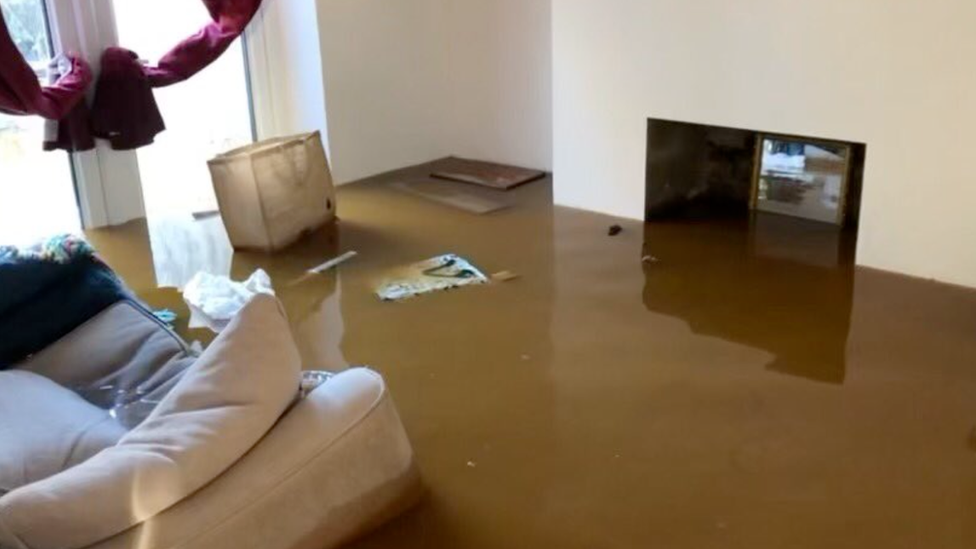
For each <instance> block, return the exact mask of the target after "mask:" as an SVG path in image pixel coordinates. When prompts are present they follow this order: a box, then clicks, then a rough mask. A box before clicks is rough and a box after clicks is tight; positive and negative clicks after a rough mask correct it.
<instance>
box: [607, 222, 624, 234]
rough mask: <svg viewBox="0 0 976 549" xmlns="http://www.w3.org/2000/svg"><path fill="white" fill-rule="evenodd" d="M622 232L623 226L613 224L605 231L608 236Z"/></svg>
mask: <svg viewBox="0 0 976 549" xmlns="http://www.w3.org/2000/svg"><path fill="white" fill-rule="evenodd" d="M622 232H624V228H623V227H621V226H620V225H613V226H611V227H610V231H609V232H608V233H607V234H609V235H610V236H617V235H618V234H620V233H622Z"/></svg>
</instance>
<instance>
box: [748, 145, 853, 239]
mask: <svg viewBox="0 0 976 549" xmlns="http://www.w3.org/2000/svg"><path fill="white" fill-rule="evenodd" d="M760 139H761V143H762V147H761V159H760V163H759V169H758V174H757V178H756V179H757V181H756V184H755V187H754V189H753V201H754V204H755V208H756V209H757V210H759V211H763V212H770V213H777V214H782V215H789V216H793V217H801V218H804V219H812V220H815V221H823V222H826V223H832V224H835V225H842V224H843V223H844V209H845V207H846V203H847V191H848V187H849V184H848V179H849V177H850V166H851V147H850V146H849V145H842V144H839V143H828V142H811V141H802V140H797V139H789V138H779V137H768V136H763V137H761V138H760Z"/></svg>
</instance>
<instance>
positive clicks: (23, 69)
mask: <svg viewBox="0 0 976 549" xmlns="http://www.w3.org/2000/svg"><path fill="white" fill-rule="evenodd" d="M65 59H67V63H66V66H67V70H66V71H65V72H64V74H62V75H60V77H59V78H58V79H57V81H55V82H54V83H53V84H51V85H49V86H42V85H41V83H40V82H39V81H38V79H37V74H35V73H34V70H33V69H32V68H31V66H30V65H28V64H27V61H25V60H24V56H23V55H21V53H20V50H18V49H17V45H16V44H14V41H13V38H12V37H11V36H10V32H9V31H8V30H7V22H6V21H5V20H4V19H3V13H2V12H0V112H4V113H7V114H15V115H37V116H41V117H43V118H46V119H48V120H50V121H53V120H63V122H62V123H60V124H57V128H56V129H55V131H53V132H50V133H51V136H50V137H49V141H48V142H45V143H44V147H45V148H46V149H53V148H60V149H66V150H84V149H89V148H92V147H94V146H95V143H94V141H93V140H92V138H91V134H90V133H89V132H88V130H87V121H86V119H87V116H88V111H87V107H86V106H85V103H84V101H83V100H84V97H85V89H86V88H88V85H89V84H91V81H92V73H91V68H90V67H89V66H88V64H87V63H85V62H84V61H83V60H82V59H81V58H79V57H76V56H73V55H67V56H65Z"/></svg>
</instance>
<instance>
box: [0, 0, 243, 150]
mask: <svg viewBox="0 0 976 549" xmlns="http://www.w3.org/2000/svg"><path fill="white" fill-rule="evenodd" d="M202 1H203V3H204V5H205V6H206V7H207V11H208V12H209V13H210V17H211V19H212V21H211V22H210V23H209V24H207V26H205V27H204V28H203V29H201V30H200V31H199V32H197V33H196V34H194V35H193V36H191V37H189V38H187V39H186V40H184V41H183V42H180V43H179V44H178V45H177V46H176V47H175V48H173V49H172V50H171V51H170V52H169V53H167V54H166V55H165V56H163V58H162V59H161V60H160V61H159V64H158V65H156V66H144V65H142V64H141V63H140V62H139V60H138V56H137V55H136V54H135V53H133V52H131V51H129V50H126V49H123V48H108V49H107V50H106V51H105V53H104V54H103V56H102V70H101V74H100V75H99V79H98V83H97V86H96V94H95V101H94V104H93V105H92V110H91V113H90V114H89V112H88V109H87V106H86V105H85V103H84V101H83V99H84V96H85V90H86V89H87V87H88V86H89V85H90V84H91V81H92V72H91V68H90V67H89V66H88V64H87V63H85V62H84V60H82V59H81V58H79V57H76V56H70V55H69V56H67V58H68V59H69V60H70V62H71V63H70V66H71V69H70V71H68V72H67V74H64V75H62V76H61V78H60V79H58V81H57V82H56V83H55V84H53V85H50V86H41V85H40V83H39V82H38V80H37V76H36V75H35V74H34V71H33V70H32V69H31V67H30V65H28V64H27V62H26V61H25V60H24V57H23V55H21V53H20V51H19V50H18V49H17V46H16V44H14V42H13V39H12V38H11V36H10V33H9V31H8V30H7V24H6V21H4V20H3V17H2V14H0V112H5V113H8V114H17V115H39V116H42V117H44V118H46V119H48V120H58V121H60V123H59V124H58V128H57V129H56V131H54V132H52V133H53V135H52V136H51V138H50V139H49V140H48V141H47V142H45V144H44V147H45V149H48V150H51V149H64V150H69V151H75V150H87V149H90V148H93V147H94V141H93V140H92V138H91V133H94V135H95V136H97V137H102V138H105V139H109V140H110V141H111V143H112V147H113V148H115V149H135V148H138V147H141V146H144V145H148V144H150V143H152V142H153V139H154V138H155V136H156V135H157V134H158V133H160V132H162V131H163V130H164V129H165V125H164V124H163V119H162V116H161V115H160V114H159V109H158V108H157V106H156V100H155V98H154V97H153V93H152V88H159V87H163V86H169V85H171V84H176V83H177V82H182V81H184V80H186V79H188V78H190V77H191V76H193V75H195V74H196V73H198V72H200V71H201V70H203V69H204V68H206V67H207V66H209V65H210V64H211V63H213V62H214V61H215V60H217V58H219V57H220V56H221V55H222V54H223V53H224V52H225V51H227V48H228V47H230V45H231V44H232V43H233V42H234V40H235V39H237V38H238V37H239V36H240V35H241V33H243V32H244V29H245V28H246V27H247V25H248V23H250V22H251V20H252V19H253V18H254V15H255V14H256V13H257V11H258V8H260V7H261V0H202ZM89 129H91V130H92V131H91V133H90V132H89Z"/></svg>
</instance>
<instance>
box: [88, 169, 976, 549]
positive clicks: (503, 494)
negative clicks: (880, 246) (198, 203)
mask: <svg viewBox="0 0 976 549" xmlns="http://www.w3.org/2000/svg"><path fill="white" fill-rule="evenodd" d="M424 171H429V170H423V169H420V170H418V171H415V172H413V173H412V174H408V175H411V178H410V180H413V177H416V176H417V175H418V173H420V174H422V173H423V172H424ZM395 179H396V178H395V177H393V176H387V177H385V178H381V179H380V180H377V181H373V182H371V183H365V184H356V185H351V186H347V187H343V188H340V190H339V205H340V210H341V215H342V221H341V223H340V224H339V226H338V233H335V234H333V233H331V232H329V231H322V232H319V233H316V234H314V235H312V237H311V238H310V239H307V240H305V241H303V242H301V243H300V244H299V245H298V246H297V247H295V248H289V249H288V250H287V251H285V252H283V253H278V254H260V253H258V254H255V253H237V254H234V255H233V256H232V259H231V260H230V263H229V265H230V267H229V269H230V270H229V272H230V274H231V275H233V277H234V278H236V279H241V278H244V277H246V276H247V275H248V274H250V273H251V271H253V270H254V269H255V268H256V267H259V266H260V267H262V268H264V269H265V270H267V271H268V272H269V274H271V276H272V279H273V281H274V284H275V287H276V288H277V289H278V290H279V292H280V294H281V297H282V300H283V301H284V303H285V306H286V309H287V311H288V313H289V316H290V317H291V321H292V324H293V328H294V334H295V338H296V340H297V343H298V345H299V347H300V348H301V350H302V356H303V358H304V360H305V364H306V367H309V368H318V367H325V368H327V369H335V368H334V367H333V366H332V364H334V363H335V364H340V365H341V364H342V363H344V362H345V360H346V358H348V359H349V360H350V361H352V362H354V363H365V364H370V365H373V366H375V367H376V368H377V369H378V370H379V371H380V373H382V374H383V376H384V377H385V379H386V380H387V382H388V384H389V386H390V389H391V393H392V395H393V397H394V399H395V401H396V403H397V408H398V410H399V413H400V416H401V418H402V419H403V421H404V424H405V426H406V428H407V432H408V433H409V435H410V439H411V442H412V444H413V446H414V449H415V451H416V456H417V461H418V464H419V466H420V469H421V471H422V472H423V478H424V481H425V484H426V486H427V488H428V489H429V496H428V498H427V499H426V500H425V501H424V502H423V503H422V504H421V505H420V506H419V507H418V508H417V509H415V510H414V511H412V512H410V513H408V514H407V515H405V516H403V517H401V518H399V519H397V520H396V521H394V522H393V523H391V524H389V525H386V526H384V527H383V528H381V529H380V530H378V531H377V532H374V533H373V534H371V535H370V536H368V537H366V538H365V539H362V540H358V541H357V542H355V543H354V544H352V545H351V546H350V547H356V548H360V549H381V548H382V549H386V548H389V547H397V548H404V549H407V548H409V549H421V548H423V549H441V548H443V549H448V548H451V549H453V548H458V547H461V548H465V549H482V548H484V549H496V548H497V549H502V548H506V549H507V548H510V547H559V548H568V549H575V548H579V549H585V548H592V547H627V548H630V547H668V548H670V547H695V548H713V547H714V548H726V547H740V546H741V547H750V548H758V549H765V548H769V549H773V548H777V549H778V548H781V547H831V548H844V549H846V548H850V549H861V548H864V547H901V546H905V544H906V542H905V540H910V542H911V543H909V545H910V546H913V547H914V546H918V547H939V548H947V549H957V548H958V549H964V548H965V549H969V548H971V547H974V546H976V528H974V527H973V526H972V525H973V524H976V521H973V520H972V518H973V516H974V514H973V513H974V512H976V482H974V478H976V477H974V469H973V467H974V466H973V452H972V451H971V450H970V449H969V447H968V446H967V444H966V437H967V436H968V434H969V432H970V430H971V429H972V428H973V424H974V421H976V419H974V418H976V401H974V399H973V398H972V395H973V394H976V369H974V368H973V357H974V356H976V339H974V338H973V337H972V334H973V333H974V331H976V294H974V293H972V292H964V291H961V290H959V289H957V288H950V287H946V286H938V285H933V284H929V283H925V282H920V281H916V280H907V279H904V278H901V277H897V276H892V275H885V274H881V273H877V272H873V271H865V270H858V271H857V272H856V273H855V272H854V271H853V269H852V268H851V267H850V253H851V242H850V241H849V240H848V239H846V238H840V240H838V239H837V235H836V233H835V232H834V233H831V232H829V231H818V230H815V229H814V228H812V227H814V226H816V227H817V228H819V229H823V228H825V227H826V228H830V227H829V226H828V225H827V224H824V223H816V222H814V223H811V224H809V225H808V224H805V223H804V221H803V220H798V219H792V218H783V217H774V216H771V215H770V216H768V217H765V216H761V217H757V218H756V222H755V225H754V226H753V228H752V231H750V230H749V229H750V227H749V226H748V225H746V224H744V223H734V222H721V223H695V224H693V223H684V224H682V223H654V224H652V225H651V226H649V227H647V229H646V232H645V229H644V226H643V225H642V224H641V223H638V222H631V221H626V220H619V219H611V218H608V217H606V216H601V215H597V214H593V213H587V212H583V211H579V210H573V209H568V208H553V206H552V194H551V192H550V189H549V188H548V186H547V184H546V183H538V184H531V185H527V186H525V187H523V188H520V189H517V190H515V191H512V192H511V193H506V194H505V195H504V196H505V199H506V202H510V203H511V205H512V207H511V208H509V209H506V210H504V211H499V212H495V213H493V214H490V215H484V216H477V215H471V214H468V213H466V212H463V211H460V210H456V209H453V208H450V207H445V206H441V205H438V204H434V203H431V202H428V201H426V200H423V199H418V198H416V197H413V196H410V195H407V194H404V193H402V192H399V191H396V190H392V189H389V188H388V187H386V186H385V185H386V184H388V183H390V182H392V181H393V180H395ZM443 184H444V185H448V187H447V188H450V184H449V183H443ZM464 192H466V193H467V192H471V193H478V194H481V193H482V192H483V191H481V190H480V189H475V188H471V189H469V188H468V187H465V191H464ZM486 192H487V194H485V195H484V196H486V197H488V198H491V197H492V196H493V195H492V194H491V192H490V191H486ZM213 223H216V225H214V224H213ZM612 224H620V225H621V226H623V227H624V231H623V233H621V234H620V235H618V236H617V237H614V238H610V237H608V236H607V227H609V226H610V225H612ZM196 227H197V228H196V229H195V230H220V229H219V220H217V219H214V220H206V221H205V222H200V223H199V224H198V225H196ZM146 231H147V229H146V225H145V224H142V225H140V224H138V223H137V224H133V225H131V226H127V227H122V228H117V229H112V230H106V231H93V232H92V237H93V240H95V242H94V243H95V245H96V246H97V247H98V249H99V250H100V251H101V252H103V253H104V254H105V257H106V259H107V260H108V261H109V262H110V263H111V264H112V265H113V267H116V268H117V269H118V270H119V271H120V273H121V274H122V275H123V276H124V277H125V278H126V281H127V282H129V283H130V284H131V285H133V287H134V288H135V289H136V290H137V291H138V292H139V294H140V295H141V296H143V297H146V298H147V299H148V300H150V302H151V303H152V304H154V305H156V306H160V305H168V306H171V307H173V308H176V309H177V310H180V311H182V309H178V308H179V307H180V306H181V302H180V298H179V293H178V292H177V291H176V290H173V289H157V288H156V280H155V279H156V271H157V270H159V276H160V277H161V278H163V279H165V278H166V277H167V276H169V274H167V273H165V272H163V271H162V270H161V269H166V267H165V265H163V264H162V263H164V262H161V261H159V260H157V261H154V260H153V258H152V257H151V254H150V253H149V251H148V248H149V247H148V245H147V243H148V236H147V234H146ZM181 238H182V237H181ZM214 238H216V237H214ZM183 242H184V243H185V244H184V245H185V246H186V249H184V250H183V252H182V254H177V253H173V254H171V255H172V261H173V262H174V267H173V268H172V271H173V272H172V273H170V274H179V273H180V272H182V271H183V270H184V269H185V267H183V266H180V265H179V264H180V263H181V262H183V263H188V262H189V258H188V256H191V255H194V254H196V255H198V256H200V259H199V261H200V263H198V264H201V265H202V264H204V263H205V260H206V257H205V256H207V255H208V254H209V253H210V252H208V251H204V250H206V249H207V248H206V247H205V246H200V245H198V244H196V243H195V242H194V240H193V239H187V240H183ZM642 248H643V249H645V250H646V251H647V252H649V253H650V254H651V255H654V256H657V257H658V258H659V261H658V262H657V263H654V264H648V265H642V263H641V262H640V258H641V256H642ZM177 249H178V248H176V247H174V248H173V250H174V252H175V251H176V250H177ZM346 250H356V251H358V252H359V254H360V255H359V256H358V257H357V258H356V259H355V260H353V261H350V262H348V263H346V264H344V265H343V266H342V267H341V268H340V269H339V271H338V272H332V273H328V274H327V275H324V276H321V277H315V278H306V279H302V275H303V274H304V271H305V269H307V268H309V267H313V266H316V265H318V264H320V263H322V262H323V261H324V260H326V259H328V258H330V257H333V256H334V255H336V254H338V253H340V252H343V251H346ZM447 252H455V253H460V254H463V255H464V256H465V257H469V258H470V259H471V260H472V261H473V262H475V264H476V265H478V266H479V267H480V268H482V269H484V270H485V271H486V272H498V271H501V270H510V271H513V272H517V273H519V274H520V275H522V277H521V278H520V279H518V280H515V281H512V282H508V283H505V284H491V285H485V286H476V287H472V288H469V289H465V290H464V291H457V292H448V293H440V294H436V295H430V296H425V297H420V298H417V299H414V300H410V301H407V302H404V303H383V302H380V301H379V299H377V298H376V296H375V295H374V294H373V289H374V283H375V278H374V277H377V276H382V274H384V273H386V272H387V271H388V270H389V269H390V268H394V267H397V266H399V265H403V264H408V263H411V262H413V261H417V260H419V259H423V258H426V257H432V256H434V255H437V254H440V253H447ZM218 255H219V254H218ZM227 257H231V256H227ZM194 261H196V260H194ZM220 261H225V260H224V259H219V261H218V263H219V262H220ZM166 263H168V262H166ZM154 264H155V266H156V268H155V269H154ZM215 265H216V263H215ZM220 265H221V268H226V267H223V266H222V265H226V263H220ZM852 281H853V282H852ZM852 295H853V305H852ZM180 329H181V330H183V329H184V328H182V327H181V328H180ZM203 335H205V334H198V333H196V332H194V333H191V334H190V337H191V338H192V339H202V338H203ZM845 349H846V354H845ZM782 374H789V375H782ZM841 381H843V386H842V387H841V386H838V385H832V384H830V383H840V382H841ZM825 382H829V383H825ZM469 463H472V464H474V466H470V465H469ZM933 464H938V466H937V467H936V466H933ZM339 473H341V472H339ZM801 536H802V537H801Z"/></svg>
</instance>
